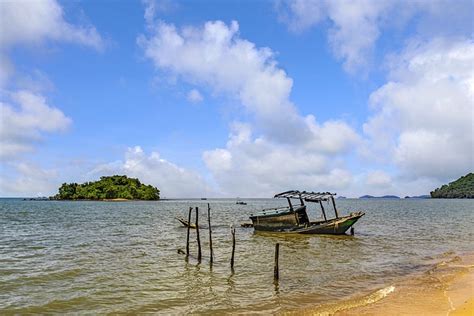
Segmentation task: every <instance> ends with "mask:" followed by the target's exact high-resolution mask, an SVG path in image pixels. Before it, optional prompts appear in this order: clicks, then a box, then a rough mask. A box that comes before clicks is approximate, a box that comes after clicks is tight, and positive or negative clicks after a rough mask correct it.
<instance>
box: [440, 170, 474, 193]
mask: <svg viewBox="0 0 474 316" xmlns="http://www.w3.org/2000/svg"><path fill="white" fill-rule="evenodd" d="M431 197H432V198H435V199H473V198H474V173H468V174H466V175H465V176H463V177H461V178H459V179H457V180H456V181H453V182H451V183H449V184H445V185H443V186H442V187H440V188H437V189H436V190H434V191H432V192H431Z"/></svg>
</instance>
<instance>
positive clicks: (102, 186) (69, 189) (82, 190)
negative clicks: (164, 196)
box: [51, 175, 160, 200]
mask: <svg viewBox="0 0 474 316" xmlns="http://www.w3.org/2000/svg"><path fill="white" fill-rule="evenodd" d="M58 191H59V192H58V194H56V195H55V196H53V197H51V199H54V200H159V199H160V190H158V189H157V188H155V187H153V186H151V185H146V184H143V183H141V182H140V180H138V179H135V178H128V177H127V176H118V175H115V176H111V177H100V180H99V181H94V182H86V183H83V184H77V183H63V184H62V185H61V187H60V188H59V190H58Z"/></svg>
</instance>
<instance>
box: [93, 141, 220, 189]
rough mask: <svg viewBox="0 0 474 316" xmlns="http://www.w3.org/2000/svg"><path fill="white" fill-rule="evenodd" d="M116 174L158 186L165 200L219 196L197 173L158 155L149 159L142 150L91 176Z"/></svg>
mask: <svg viewBox="0 0 474 316" xmlns="http://www.w3.org/2000/svg"><path fill="white" fill-rule="evenodd" d="M113 174H125V175H127V176H130V177H135V178H139V179H140V181H142V182H143V183H147V184H151V185H153V186H156V187H158V188H159V189H160V190H161V197H162V198H163V197H167V198H175V197H181V198H183V197H200V196H201V197H202V196H210V195H213V196H214V195H215V193H213V191H212V190H211V189H210V187H209V186H208V185H207V184H206V183H205V181H204V180H203V179H202V178H201V176H199V175H198V174H197V173H195V172H192V171H190V170H187V169H184V168H181V167H179V166H177V165H175V164H173V163H171V162H169V161H167V160H165V159H163V158H161V157H160V154H159V153H158V152H152V153H151V154H149V155H147V154H146V153H145V152H144V151H143V149H142V148H141V147H140V146H135V147H133V148H128V150H127V152H126V153H125V159H124V160H123V161H122V160H121V161H116V162H112V163H108V164H103V165H99V166H97V167H96V168H95V169H94V170H92V171H91V172H90V173H89V174H88V176H89V177H90V178H94V177H98V176H103V175H113Z"/></svg>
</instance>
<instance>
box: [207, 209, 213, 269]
mask: <svg viewBox="0 0 474 316" xmlns="http://www.w3.org/2000/svg"><path fill="white" fill-rule="evenodd" d="M207 224H208V225H209V250H210V253H211V254H210V257H211V258H210V262H211V265H212V262H213V261H214V252H213V251H212V229H211V206H210V205H209V203H207Z"/></svg>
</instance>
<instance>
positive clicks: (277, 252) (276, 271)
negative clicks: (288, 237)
mask: <svg viewBox="0 0 474 316" xmlns="http://www.w3.org/2000/svg"><path fill="white" fill-rule="evenodd" d="M279 255H280V244H279V243H276V245H275V265H274V267H273V282H274V283H278V280H279V279H280V273H279V266H278V258H279Z"/></svg>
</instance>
